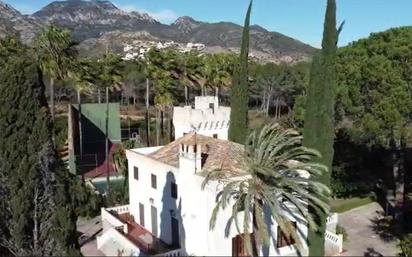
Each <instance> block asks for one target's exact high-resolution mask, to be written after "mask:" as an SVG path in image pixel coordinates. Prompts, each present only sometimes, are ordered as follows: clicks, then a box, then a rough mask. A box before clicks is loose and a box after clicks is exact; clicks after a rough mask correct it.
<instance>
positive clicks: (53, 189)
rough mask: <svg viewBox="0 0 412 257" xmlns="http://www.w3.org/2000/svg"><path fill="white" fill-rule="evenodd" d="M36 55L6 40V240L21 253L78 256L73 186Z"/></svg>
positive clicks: (0, 139)
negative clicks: (55, 138) (62, 163)
mask: <svg viewBox="0 0 412 257" xmlns="http://www.w3.org/2000/svg"><path fill="white" fill-rule="evenodd" d="M33 56H34V55H33V54H32V52H31V51H29V50H28V49H26V48H25V47H24V46H22V45H21V44H20V43H18V42H16V41H15V40H13V39H9V40H5V41H1V42H0V70H1V71H2V72H1V74H0V105H1V106H3V108H1V109H0V131H2V133H1V134H0V195H1V197H0V206H1V208H0V216H1V217H2V218H1V221H0V244H1V245H2V246H4V247H6V248H8V249H9V250H10V251H11V252H12V253H14V254H15V255H70V254H78V252H77V251H76V249H77V248H78V243H77V237H76V226H75V222H76V217H75V213H74V210H73V208H72V205H71V201H70V199H69V198H68V196H69V195H70V189H69V188H68V184H67V183H66V181H65V174H64V171H63V170H62V169H61V168H60V167H59V163H58V161H57V157H56V153H55V151H54V149H53V144H52V123H51V122H50V113H49V109H48V107H47V102H46V98H45V95H44V85H43V83H42V76H41V73H40V69H39V66H38V64H37V63H36V61H35V58H33Z"/></svg>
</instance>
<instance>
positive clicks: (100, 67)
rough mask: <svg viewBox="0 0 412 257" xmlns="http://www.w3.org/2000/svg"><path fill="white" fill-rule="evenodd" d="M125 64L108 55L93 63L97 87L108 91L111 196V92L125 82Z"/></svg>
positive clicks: (108, 167)
mask: <svg viewBox="0 0 412 257" xmlns="http://www.w3.org/2000/svg"><path fill="white" fill-rule="evenodd" d="M123 64H124V63H123V62H122V59H121V58H120V56H118V55H115V54H112V53H109V52H108V51H107V53H106V54H105V55H104V56H103V58H101V59H99V60H95V61H94V62H93V71H92V72H93V75H92V76H93V80H94V82H95V84H96V85H97V86H99V87H100V88H105V89H106V121H105V124H106V125H105V134H106V135H105V136H106V140H105V141H106V147H105V153H106V181H107V194H108V196H109V195H110V165H109V164H110V163H109V160H110V155H109V91H110V90H111V91H119V90H120V89H121V85H122V81H123V76H122V75H123V74H124V73H123V72H122V71H123V68H124V67H123Z"/></svg>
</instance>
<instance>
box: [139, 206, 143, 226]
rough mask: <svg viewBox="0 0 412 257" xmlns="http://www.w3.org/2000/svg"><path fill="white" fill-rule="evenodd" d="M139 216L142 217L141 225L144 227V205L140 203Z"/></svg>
mask: <svg viewBox="0 0 412 257" xmlns="http://www.w3.org/2000/svg"><path fill="white" fill-rule="evenodd" d="M139 218H140V225H142V226H143V227H144V205H143V204H141V203H139Z"/></svg>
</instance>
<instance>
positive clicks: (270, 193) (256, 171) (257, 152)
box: [202, 124, 329, 255]
mask: <svg viewBox="0 0 412 257" xmlns="http://www.w3.org/2000/svg"><path fill="white" fill-rule="evenodd" d="M314 157H319V153H318V152H316V151H314V150H311V149H308V148H305V147H303V146H302V137H301V136H300V135H299V134H298V133H297V132H296V131H295V130H292V129H283V128H282V127H280V126H279V125H277V124H275V125H267V126H265V127H264V128H263V129H262V130H261V131H260V132H258V131H254V132H252V133H251V134H250V136H249V137H248V140H247V144H246V146H245V151H244V154H243V156H239V158H242V159H243V160H244V163H245V176H241V177H228V176H225V173H224V172H222V171H220V170H216V171H212V172H210V173H209V174H207V175H206V177H205V180H204V182H203V185H202V187H203V188H204V187H205V186H206V185H207V184H208V183H209V182H210V181H211V180H218V183H219V184H220V185H222V188H223V189H222V190H221V191H220V192H219V193H218V197H217V200H216V206H215V208H214V210H213V213H212V216H211V218H210V229H214V228H215V225H216V220H217V217H218V215H219V211H220V210H221V209H226V208H228V207H229V206H230V205H231V204H233V205H232V206H233V208H232V213H231V218H230V220H229V221H228V224H232V223H235V225H236V228H237V230H238V232H239V233H240V234H241V233H244V241H245V245H246V249H247V251H248V253H249V254H253V255H255V254H257V253H256V251H257V249H259V247H260V246H262V245H264V246H269V244H270V241H271V240H270V238H271V237H272V236H273V235H272V231H271V230H270V229H269V228H268V227H267V225H266V223H265V221H266V220H268V219H270V220H274V221H276V223H278V225H279V227H280V229H281V230H282V231H283V232H284V233H285V234H287V235H289V236H291V237H292V238H293V239H294V241H295V242H296V248H297V249H298V251H302V249H303V247H302V242H301V241H300V239H299V237H298V232H296V231H295V230H294V229H293V228H292V225H291V224H290V222H289V221H288V218H287V217H286V216H287V215H290V216H292V217H295V218H296V219H297V220H301V218H299V216H301V217H303V218H304V220H305V221H306V222H307V223H308V225H309V226H310V228H312V229H316V228H317V224H316V222H315V221H314V217H312V216H311V214H310V213H309V211H308V207H307V206H308V204H311V205H313V206H315V207H316V208H319V209H320V210H323V211H328V205H327V203H326V201H325V199H326V195H327V194H329V189H328V188H327V187H326V186H325V185H323V184H321V183H319V182H316V181H314V180H313V179H312V178H309V177H314V176H315V177H317V176H319V175H321V174H322V173H324V172H327V168H326V167H325V166H323V165H320V164H317V163H313V162H312V159H313V158H314ZM264 210H269V211H268V212H265V211H264ZM240 212H244V216H243V220H242V222H241V223H239V220H238V214H239V213H240ZM268 213H269V214H268ZM268 215H269V217H268ZM240 224H242V225H240ZM250 224H252V229H251V228H250ZM240 226H243V231H241V229H240ZM250 232H253V236H250V234H249V233H250ZM252 249H254V250H252Z"/></svg>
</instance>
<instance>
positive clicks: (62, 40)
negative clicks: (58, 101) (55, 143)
mask: <svg viewBox="0 0 412 257" xmlns="http://www.w3.org/2000/svg"><path fill="white" fill-rule="evenodd" d="M75 46H76V43H74V42H73V41H72V40H71V33H70V31H69V30H65V29H61V28H58V27H55V26H53V25H51V26H49V27H48V28H46V29H45V30H43V32H42V33H40V34H39V35H38V37H37V38H36V47H37V49H38V52H39V56H38V57H39V62H40V67H41V70H42V72H43V74H44V75H46V76H47V77H48V78H49V79H50V81H49V84H50V113H51V117H52V121H53V123H54V119H55V114H54V110H55V106H54V97H55V90H54V86H55V81H56V80H57V81H63V80H65V79H66V77H67V71H68V67H69V66H70V63H71V62H73V60H74V59H75V57H76V56H77V50H76V49H75ZM53 138H54V133H53Z"/></svg>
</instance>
